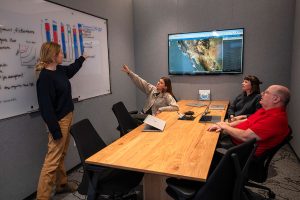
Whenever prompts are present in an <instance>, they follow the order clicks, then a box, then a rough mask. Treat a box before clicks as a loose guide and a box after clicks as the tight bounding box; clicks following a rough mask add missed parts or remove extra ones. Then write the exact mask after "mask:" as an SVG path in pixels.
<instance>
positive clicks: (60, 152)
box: [37, 112, 73, 200]
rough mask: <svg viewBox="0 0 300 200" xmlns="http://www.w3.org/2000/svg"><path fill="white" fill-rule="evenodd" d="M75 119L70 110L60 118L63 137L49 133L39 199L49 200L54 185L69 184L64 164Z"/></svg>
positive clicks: (38, 192)
mask: <svg viewBox="0 0 300 200" xmlns="http://www.w3.org/2000/svg"><path fill="white" fill-rule="evenodd" d="M72 119H73V113H72V112H70V113H69V114H67V115H66V116H65V117H64V118H62V119H61V120H59V126H60V128H61V132H62V138H60V139H58V140H54V139H53V138H52V135H51V133H48V140H49V141H48V152H47V154H46V157H45V161H44V164H43V167H42V170H41V174H40V178H39V183H38V188H37V199H38V200H48V199H50V198H51V193H52V191H53V188H54V186H56V188H59V187H61V186H62V185H64V184H67V174H66V170H65V165H64V158H65V155H66V153H67V150H68V146H69V143H70V132H69V131H70V126H71V123H72Z"/></svg>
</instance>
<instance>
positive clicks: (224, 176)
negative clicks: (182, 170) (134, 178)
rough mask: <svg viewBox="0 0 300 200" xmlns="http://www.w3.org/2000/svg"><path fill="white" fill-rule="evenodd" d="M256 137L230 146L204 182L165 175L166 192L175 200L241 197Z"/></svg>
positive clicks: (236, 199) (227, 199)
mask: <svg viewBox="0 0 300 200" xmlns="http://www.w3.org/2000/svg"><path fill="white" fill-rule="evenodd" d="M255 142H256V139H252V140H249V141H248V142H245V143H243V144H240V145H238V146H235V147H232V148H230V149H228V151H226V153H225V155H224V156H223V157H222V159H221V161H220V162H219V163H218V165H217V166H216V168H215V169H214V170H213V171H212V173H211V174H210V175H209V177H208V179H207V182H205V183H201V182H196V181H190V180H182V179H176V178H168V179H167V180H166V181H167V185H168V187H167V189H166V192H167V193H168V194H169V195H170V196H171V197H172V198H174V199H176V200H186V199H194V200H196V199H197V200H198V199H199V200H216V199H222V200H241V199H247V196H245V194H244V193H243V189H244V187H243V186H244V182H245V178H246V174H247V173H248V167H249V164H250V162H251V159H252V157H253V155H254V153H255V150H256V144H255Z"/></svg>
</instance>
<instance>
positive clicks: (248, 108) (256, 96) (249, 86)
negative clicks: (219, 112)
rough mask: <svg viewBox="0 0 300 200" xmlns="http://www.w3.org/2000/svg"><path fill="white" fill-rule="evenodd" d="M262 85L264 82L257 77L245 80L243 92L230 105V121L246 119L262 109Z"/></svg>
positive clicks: (228, 112) (247, 77)
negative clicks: (260, 86) (260, 102)
mask: <svg viewBox="0 0 300 200" xmlns="http://www.w3.org/2000/svg"><path fill="white" fill-rule="evenodd" d="M260 84H262V82H261V81H260V80H259V79H258V78H257V77H256V76H252V75H248V76H246V77H245V78H244V80H243V82H242V90H243V92H242V93H241V94H239V95H238V96H237V97H236V98H235V100H234V101H233V102H231V103H230V106H229V108H228V111H227V114H228V117H229V120H231V121H235V120H240V119H245V118H247V117H248V116H249V115H251V114H253V113H254V112H255V111H256V110H258V109H259V108H261V105H260V104H259V101H260V99H261V95H260V88H259V85H260Z"/></svg>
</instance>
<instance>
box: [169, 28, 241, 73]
mask: <svg viewBox="0 0 300 200" xmlns="http://www.w3.org/2000/svg"><path fill="white" fill-rule="evenodd" d="M234 30H242V31H243V36H242V37H243V47H242V54H241V56H242V58H241V62H242V63H241V71H238V72H224V71H222V72H220V71H217V72H205V71H201V72H197V73H188V72H187V73H184V72H183V73H182V72H171V71H170V46H169V42H170V36H174V35H182V34H183V35H185V34H187V35H188V34H194V33H195V34H197V33H212V32H214V31H234ZM167 42H168V44H167V45H168V75H189V76H198V75H226V74H228V75H230V74H231V75H232V74H243V71H244V46H245V28H231V29H218V30H209V31H197V32H183V33H169V34H168V40H167Z"/></svg>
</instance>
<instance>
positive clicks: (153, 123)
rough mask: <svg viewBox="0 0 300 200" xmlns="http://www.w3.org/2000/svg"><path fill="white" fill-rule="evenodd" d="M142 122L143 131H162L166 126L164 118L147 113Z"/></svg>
mask: <svg viewBox="0 0 300 200" xmlns="http://www.w3.org/2000/svg"><path fill="white" fill-rule="evenodd" d="M144 123H145V127H144V129H143V131H144V132H153V131H163V130H164V128H165V126H166V122H165V121H164V120H161V119H159V118H157V117H154V116H152V115H148V116H147V117H146V119H145V120H144Z"/></svg>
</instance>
